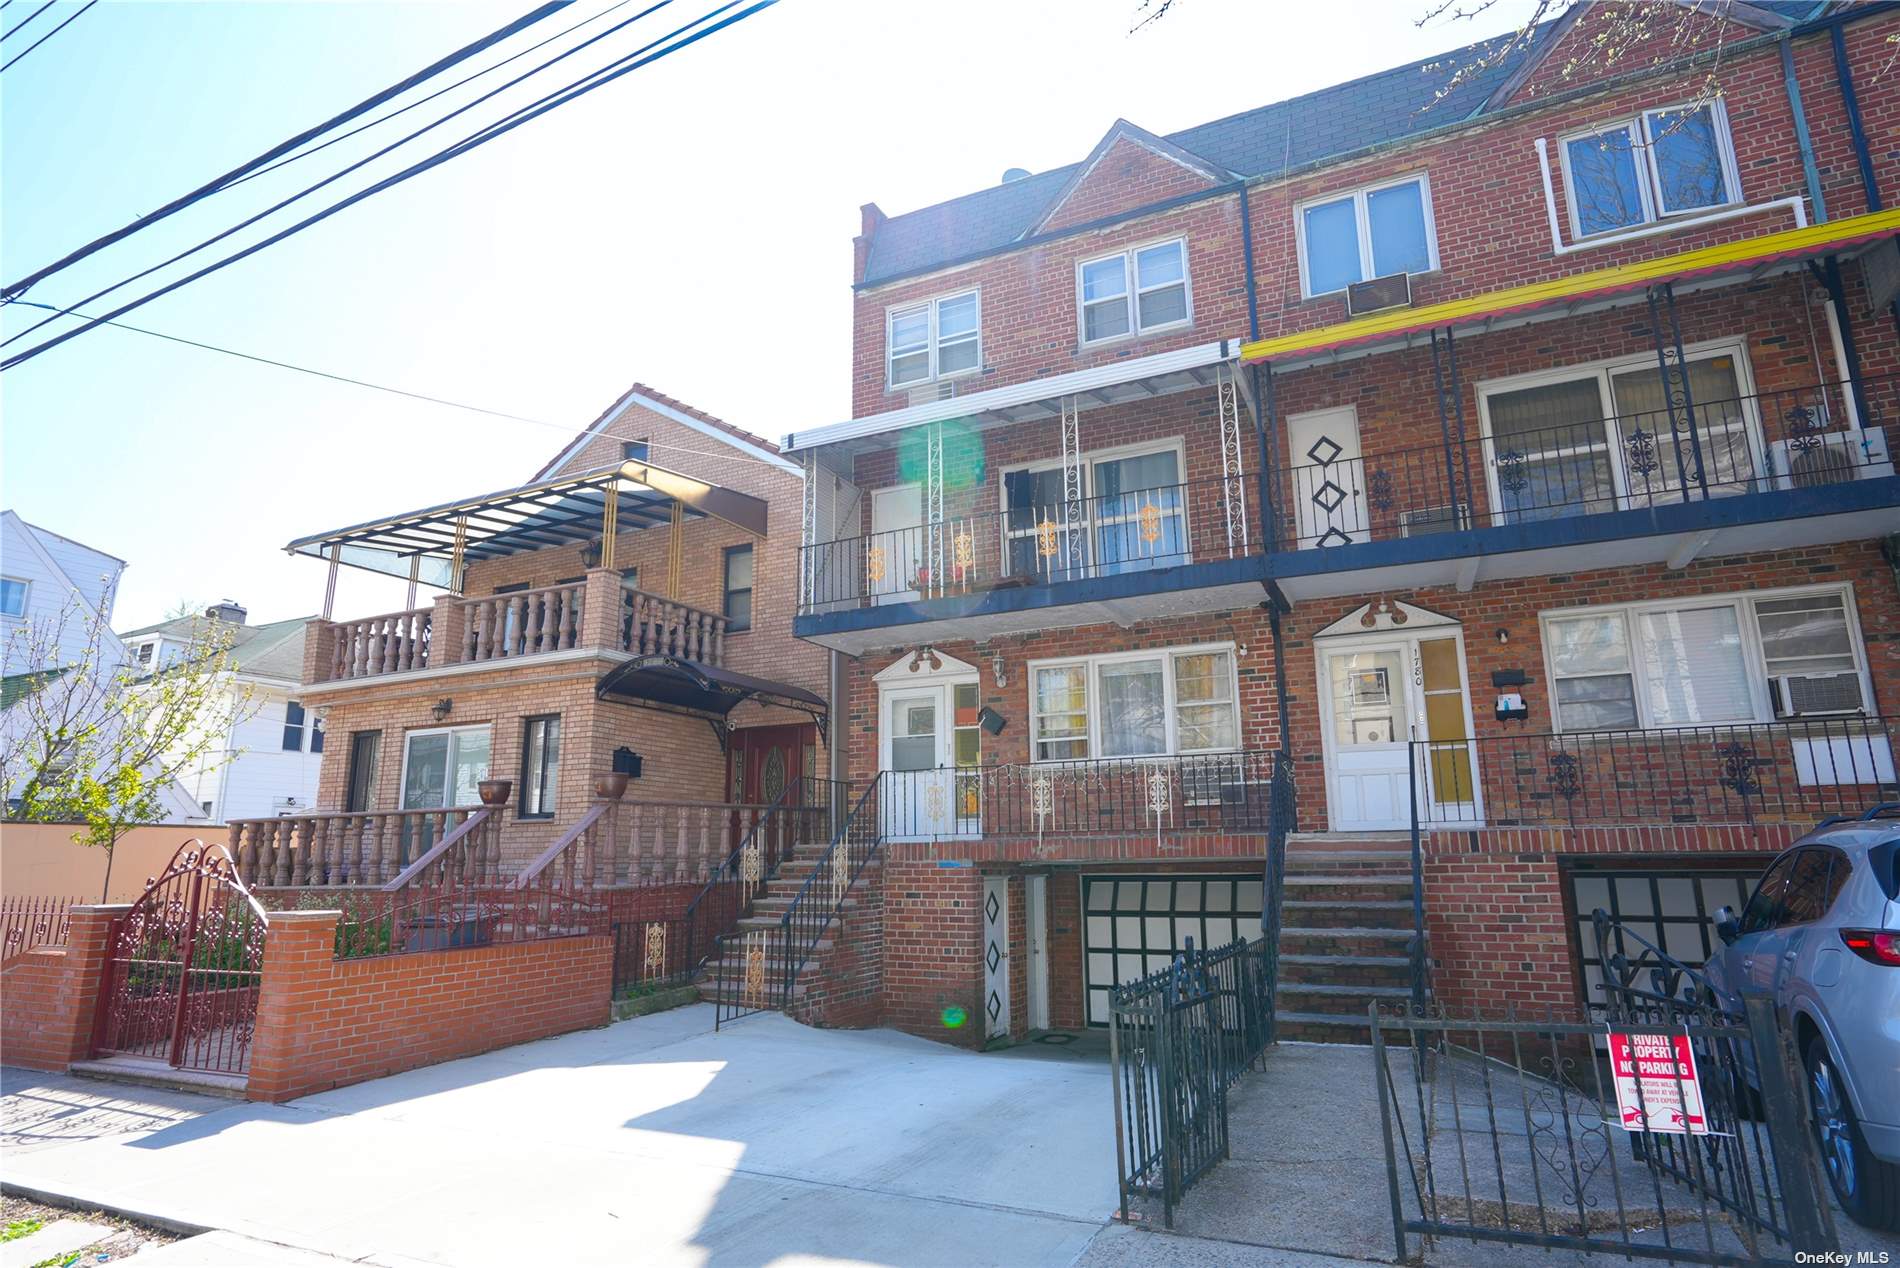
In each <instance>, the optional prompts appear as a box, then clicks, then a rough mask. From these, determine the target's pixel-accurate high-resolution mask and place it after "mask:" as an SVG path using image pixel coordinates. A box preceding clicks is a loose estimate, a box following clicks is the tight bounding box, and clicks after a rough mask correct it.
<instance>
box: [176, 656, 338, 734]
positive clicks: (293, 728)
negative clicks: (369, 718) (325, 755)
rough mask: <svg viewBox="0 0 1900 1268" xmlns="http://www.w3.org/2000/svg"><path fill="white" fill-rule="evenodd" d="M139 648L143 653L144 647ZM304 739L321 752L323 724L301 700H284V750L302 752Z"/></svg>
mask: <svg viewBox="0 0 1900 1268" xmlns="http://www.w3.org/2000/svg"><path fill="white" fill-rule="evenodd" d="M139 650H140V652H141V653H143V652H144V650H145V649H144V648H140V649H139ZM139 663H140V664H141V665H142V664H144V663H145V660H144V658H143V656H141V658H140V660H139ZM306 740H307V741H308V746H309V751H310V752H312V753H321V752H323V724H322V723H321V722H319V721H317V719H316V718H315V717H314V716H312V715H311V714H309V713H307V712H306V711H305V710H304V707H303V704H302V702H301V701H297V700H286V701H285V702H284V739H283V750H284V752H286V753H301V752H303V751H304V748H305V742H306Z"/></svg>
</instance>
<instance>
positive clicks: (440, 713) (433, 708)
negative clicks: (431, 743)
mask: <svg viewBox="0 0 1900 1268" xmlns="http://www.w3.org/2000/svg"><path fill="white" fill-rule="evenodd" d="M453 708H455V701H454V700H452V699H450V698H449V697H448V696H443V697H442V698H441V699H440V700H438V701H436V702H435V703H434V704H432V705H430V706H429V716H430V717H432V718H434V719H435V720H436V721H437V722H441V721H443V720H444V719H446V718H447V717H448V716H449V711H450V710H452V709H453Z"/></svg>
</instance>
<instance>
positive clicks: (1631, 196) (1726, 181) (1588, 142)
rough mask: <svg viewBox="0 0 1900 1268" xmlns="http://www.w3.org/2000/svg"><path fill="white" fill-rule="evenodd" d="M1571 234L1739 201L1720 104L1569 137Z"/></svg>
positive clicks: (1656, 113)
mask: <svg viewBox="0 0 1900 1268" xmlns="http://www.w3.org/2000/svg"><path fill="white" fill-rule="evenodd" d="M1561 152H1562V157H1563V167H1564V188H1565V190H1566V191H1568V193H1569V202H1570V228H1571V230H1572V231H1573V232H1574V233H1575V234H1576V235H1577V236H1578V237H1580V238H1587V237H1589V236H1590V235H1592V234H1598V233H1610V232H1613V231H1614V230H1617V229H1630V228H1634V227H1636V226H1638V225H1643V224H1648V223H1650V222H1651V221H1655V220H1663V219H1666V218H1668V217H1670V216H1680V215H1687V214H1690V213H1693V212H1697V211H1707V210H1710V209H1712V208H1716V207H1726V206H1728V205H1729V204H1731V203H1733V202H1736V201H1738V200H1739V199H1740V197H1741V180H1740V177H1739V176H1738V174H1737V172H1736V168H1735V148H1734V145H1733V144H1732V143H1731V141H1730V139H1729V131H1728V114H1727V112H1726V111H1724V110H1723V109H1722V104H1721V102H1719V101H1717V102H1711V103H1707V104H1704V105H1699V106H1670V107H1666V108H1663V109H1659V110H1649V111H1645V112H1644V113H1643V114H1641V115H1639V116H1637V117H1636V118H1634V119H1623V120H1620V121H1618V122H1616V123H1613V124H1610V125H1609V126H1608V127H1601V128H1593V129H1591V130H1590V131H1588V132H1584V133H1578V134H1575V135H1572V136H1567V137H1565V138H1564V139H1563V145H1562V147H1561Z"/></svg>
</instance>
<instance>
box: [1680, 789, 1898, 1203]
mask: <svg viewBox="0 0 1900 1268" xmlns="http://www.w3.org/2000/svg"><path fill="white" fill-rule="evenodd" d="M1895 816H1900V804H1896V805H1888V806H1879V807H1876V808H1875V809H1873V810H1870V811H1868V812H1867V813H1866V814H1865V815H1863V816H1861V817H1860V818H1858V819H1830V820H1828V821H1827V822H1826V823H1823V824H1822V825H1821V826H1820V827H1818V828H1816V829H1815V830H1814V831H1813V832H1810V833H1809V834H1808V835H1807V836H1805V837H1803V838H1801V840H1799V841H1797V842H1795V844H1794V845H1792V846H1790V847H1789V848H1788V849H1787V850H1786V851H1785V852H1783V853H1782V854H1780V855H1779V856H1777V857H1776V859H1775V861H1774V862H1773V863H1771V864H1769V866H1768V870H1767V871H1766V872H1764V873H1763V874H1762V878H1761V881H1760V883H1759V884H1757V885H1756V886H1755V893H1754V896H1753V897H1751V898H1750V899H1749V900H1748V905H1747V906H1746V907H1744V908H1743V909H1742V914H1741V916H1740V917H1739V918H1737V917H1736V915H1735V914H1734V912H1732V911H1730V910H1729V909H1728V908H1726V907H1724V908H1723V909H1722V910H1721V911H1719V912H1717V913H1716V924H1715V931H1716V933H1717V934H1718V935H1719V936H1720V937H1721V939H1722V941H1723V942H1724V943H1725V944H1727V945H1726V946H1724V948H1723V949H1722V950H1721V951H1720V952H1718V953H1717V954H1716V955H1715V956H1713V957H1711V959H1710V960H1709V962H1708V964H1707V965H1706V966H1705V967H1704V972H1705V973H1707V975H1708V978H1709V982H1710V984H1711V986H1712V987H1713V988H1714V990H1715V992H1716V993H1717V994H1718V995H1719V996H1721V997H1722V998H1723V1000H1724V1001H1725V1003H1726V1004H1727V1005H1728V1006H1731V1007H1738V1006H1739V999H1740V996H1741V995H1742V994H1744V993H1747V994H1750V995H1757V994H1768V993H1772V995H1773V996H1774V1000H1775V1011H1776V1013H1777V1014H1778V1015H1779V1016H1780V1017H1781V1019H1782V1021H1783V1023H1784V1024H1785V1025H1789V1026H1792V1027H1793V1028H1794V1038H1795V1046H1796V1050H1797V1051H1798V1052H1800V1053H1801V1055H1802V1057H1803V1059H1804V1060H1805V1062H1806V1065H1807V1073H1808V1097H1809V1102H1810V1104H1811V1106H1812V1109H1813V1114H1814V1121H1815V1129H1816V1131H1817V1132H1818V1134H1819V1136H1820V1143H1821V1154H1822V1158H1823V1159H1824V1160H1825V1162H1826V1164H1827V1174H1828V1180H1829V1181H1830V1182H1831V1183H1832V1185H1833V1187H1834V1196H1835V1197H1836V1198H1838V1199H1839V1200H1840V1204H1841V1209H1842V1210H1844V1211H1846V1212H1847V1214H1848V1215H1849V1216H1850V1217H1851V1218H1852V1219H1853V1220H1854V1221H1855V1222H1856V1223H1860V1224H1864V1225H1866V1226H1868V1227H1870V1228H1885V1229H1892V1228H1900V818H1897V817H1895Z"/></svg>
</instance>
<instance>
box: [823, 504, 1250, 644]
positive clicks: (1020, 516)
mask: <svg viewBox="0 0 1900 1268" xmlns="http://www.w3.org/2000/svg"><path fill="white" fill-rule="evenodd" d="M1005 484H1006V485H1009V489H1008V490H1006V492H1005V493H1004V495H1003V496H1004V498H1005V499H1006V500H1007V502H1008V505H1007V506H1006V507H1005V508H1004V509H1001V510H981V509H978V508H977V507H976V506H969V507H965V508H961V509H953V510H951V511H950V512H949V513H948V514H946V516H945V518H944V519H943V520H942V521H940V522H937V523H933V524H924V525H920V526H918V527H915V528H902V529H894V530H890V531H887V532H880V533H869V534H865V535H863V536H859V537H848V538H842V539H840V540H837V541H831V542H819V543H817V544H815V545H806V546H805V547H803V548H802V551H801V559H800V565H801V566H800V574H799V575H800V577H801V578H803V581H802V585H803V589H804V593H803V594H802V595H801V596H800V602H799V611H800V612H801V613H811V612H826V611H831V610H833V609H837V608H850V607H870V606H876V605H878V604H885V603H904V602H910V601H914V600H919V599H935V598H942V597H944V596H946V595H960V594H971V593H976V592H980V591H986V590H996V589H1008V588H1014V587H1019V586H1031V585H1042V584H1046V583H1049V582H1055V581H1079V580H1085V579H1089V578H1095V577H1108V576H1115V575H1119V574H1122V573H1132V572H1143V571H1146V570H1150V569H1157V568H1171V567H1176V566H1179V565H1181V564H1189V563H1204V562H1208V561H1211V560H1215V559H1231V558H1234V557H1236V556H1240V555H1245V554H1246V553H1247V552H1248V549H1249V543H1250V542H1253V541H1256V540H1257V532H1258V528H1259V512H1258V508H1257V507H1256V508H1249V506H1248V500H1249V499H1250V498H1251V497H1252V496H1253V488H1252V485H1253V477H1252V476H1242V475H1236V476H1230V477H1225V478H1215V479H1211V480H1196V481H1190V482H1188V483H1185V484H1166V485H1155V486H1151V487H1148V488H1134V489H1117V490H1115V491H1113V492H1101V491H1099V488H1098V492H1097V494H1096V496H1094V497H1087V498H1078V499H1076V500H1075V501H1073V502H1071V501H1068V500H1066V499H1064V500H1053V499H1052V498H1050V497H1045V496H1041V495H1043V494H1044V493H1045V490H1044V489H1043V488H1042V485H1041V484H1040V483H1035V482H1032V483H1029V484H1026V485H1025V486H1024V488H1023V489H1022V490H1020V491H1013V490H1014V486H1013V485H1012V484H1010V482H1008V481H1006V482H1005ZM976 487H977V489H978V490H980V491H982V492H980V493H979V496H995V495H994V493H993V492H990V491H991V490H994V488H995V487H996V486H994V485H983V484H981V483H980V482H979V483H978V485H977V486H976ZM1054 496H1055V497H1059V496H1060V495H1059V492H1057V493H1054Z"/></svg>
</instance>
